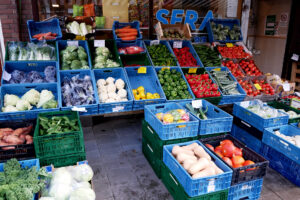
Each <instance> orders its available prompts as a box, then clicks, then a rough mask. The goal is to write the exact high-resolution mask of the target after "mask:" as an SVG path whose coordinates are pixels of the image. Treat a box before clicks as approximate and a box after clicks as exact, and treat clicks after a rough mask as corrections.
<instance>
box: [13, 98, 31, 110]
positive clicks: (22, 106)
mask: <svg viewBox="0 0 300 200" xmlns="http://www.w3.org/2000/svg"><path fill="white" fill-rule="evenodd" d="M16 108H17V109H18V110H19V111H24V110H31V108H32V106H31V105H30V103H29V102H28V101H26V100H22V99H21V100H19V101H18V102H17V105H16Z"/></svg>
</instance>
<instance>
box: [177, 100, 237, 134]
mask: <svg viewBox="0 0 300 200" xmlns="http://www.w3.org/2000/svg"><path fill="white" fill-rule="evenodd" d="M197 101H199V102H201V105H202V109H203V110H206V108H207V112H206V113H205V115H206V117H207V118H208V119H205V120H204V119H200V118H198V117H197V116H195V115H194V116H195V117H196V118H197V119H198V120H199V131H198V134H199V135H208V134H214V133H226V132H230V131H231V126H232V121H233V117H232V116H231V115H230V114H228V113H226V112H225V111H223V110H221V109H220V108H218V107H217V106H215V105H213V104H211V103H209V102H208V101H206V100H204V99H203V100H197ZM180 104H181V105H183V106H184V107H186V106H185V103H180ZM192 114H193V113H192Z"/></svg>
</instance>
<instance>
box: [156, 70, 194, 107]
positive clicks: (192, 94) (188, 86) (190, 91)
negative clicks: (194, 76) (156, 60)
mask: <svg viewBox="0 0 300 200" xmlns="http://www.w3.org/2000/svg"><path fill="white" fill-rule="evenodd" d="M163 68H169V69H170V70H172V69H175V70H176V71H178V72H180V73H181V77H182V78H183V80H184V81H185V84H186V85H187V88H188V89H187V90H188V91H189V93H190V95H191V96H192V98H191V99H178V100H168V99H167V102H179V101H188V100H192V99H195V95H194V93H193V91H192V89H191V87H190V85H189V84H188V82H187V80H186V78H185V76H184V74H183V72H182V71H181V69H180V67H155V68H154V69H155V71H156V74H157V73H158V72H159V71H160V70H162V69H163ZM159 85H160V87H161V88H162V86H161V84H160V83H159ZM164 93H165V92H164ZM166 98H167V97H166Z"/></svg>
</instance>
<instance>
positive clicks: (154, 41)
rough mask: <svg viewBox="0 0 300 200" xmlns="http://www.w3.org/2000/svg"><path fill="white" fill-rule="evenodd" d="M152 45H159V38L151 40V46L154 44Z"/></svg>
mask: <svg viewBox="0 0 300 200" xmlns="http://www.w3.org/2000/svg"><path fill="white" fill-rule="evenodd" d="M152 45H159V40H151V41H150V46H152Z"/></svg>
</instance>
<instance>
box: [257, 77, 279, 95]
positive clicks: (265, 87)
mask: <svg viewBox="0 0 300 200" xmlns="http://www.w3.org/2000/svg"><path fill="white" fill-rule="evenodd" d="M252 81H253V83H254V84H258V85H259V86H260V87H261V89H260V92H262V93H263V94H266V95H274V94H275V91H274V89H273V88H272V86H271V85H270V84H269V83H267V82H266V81H265V80H264V79H261V80H258V79H254V80H252Z"/></svg>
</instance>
